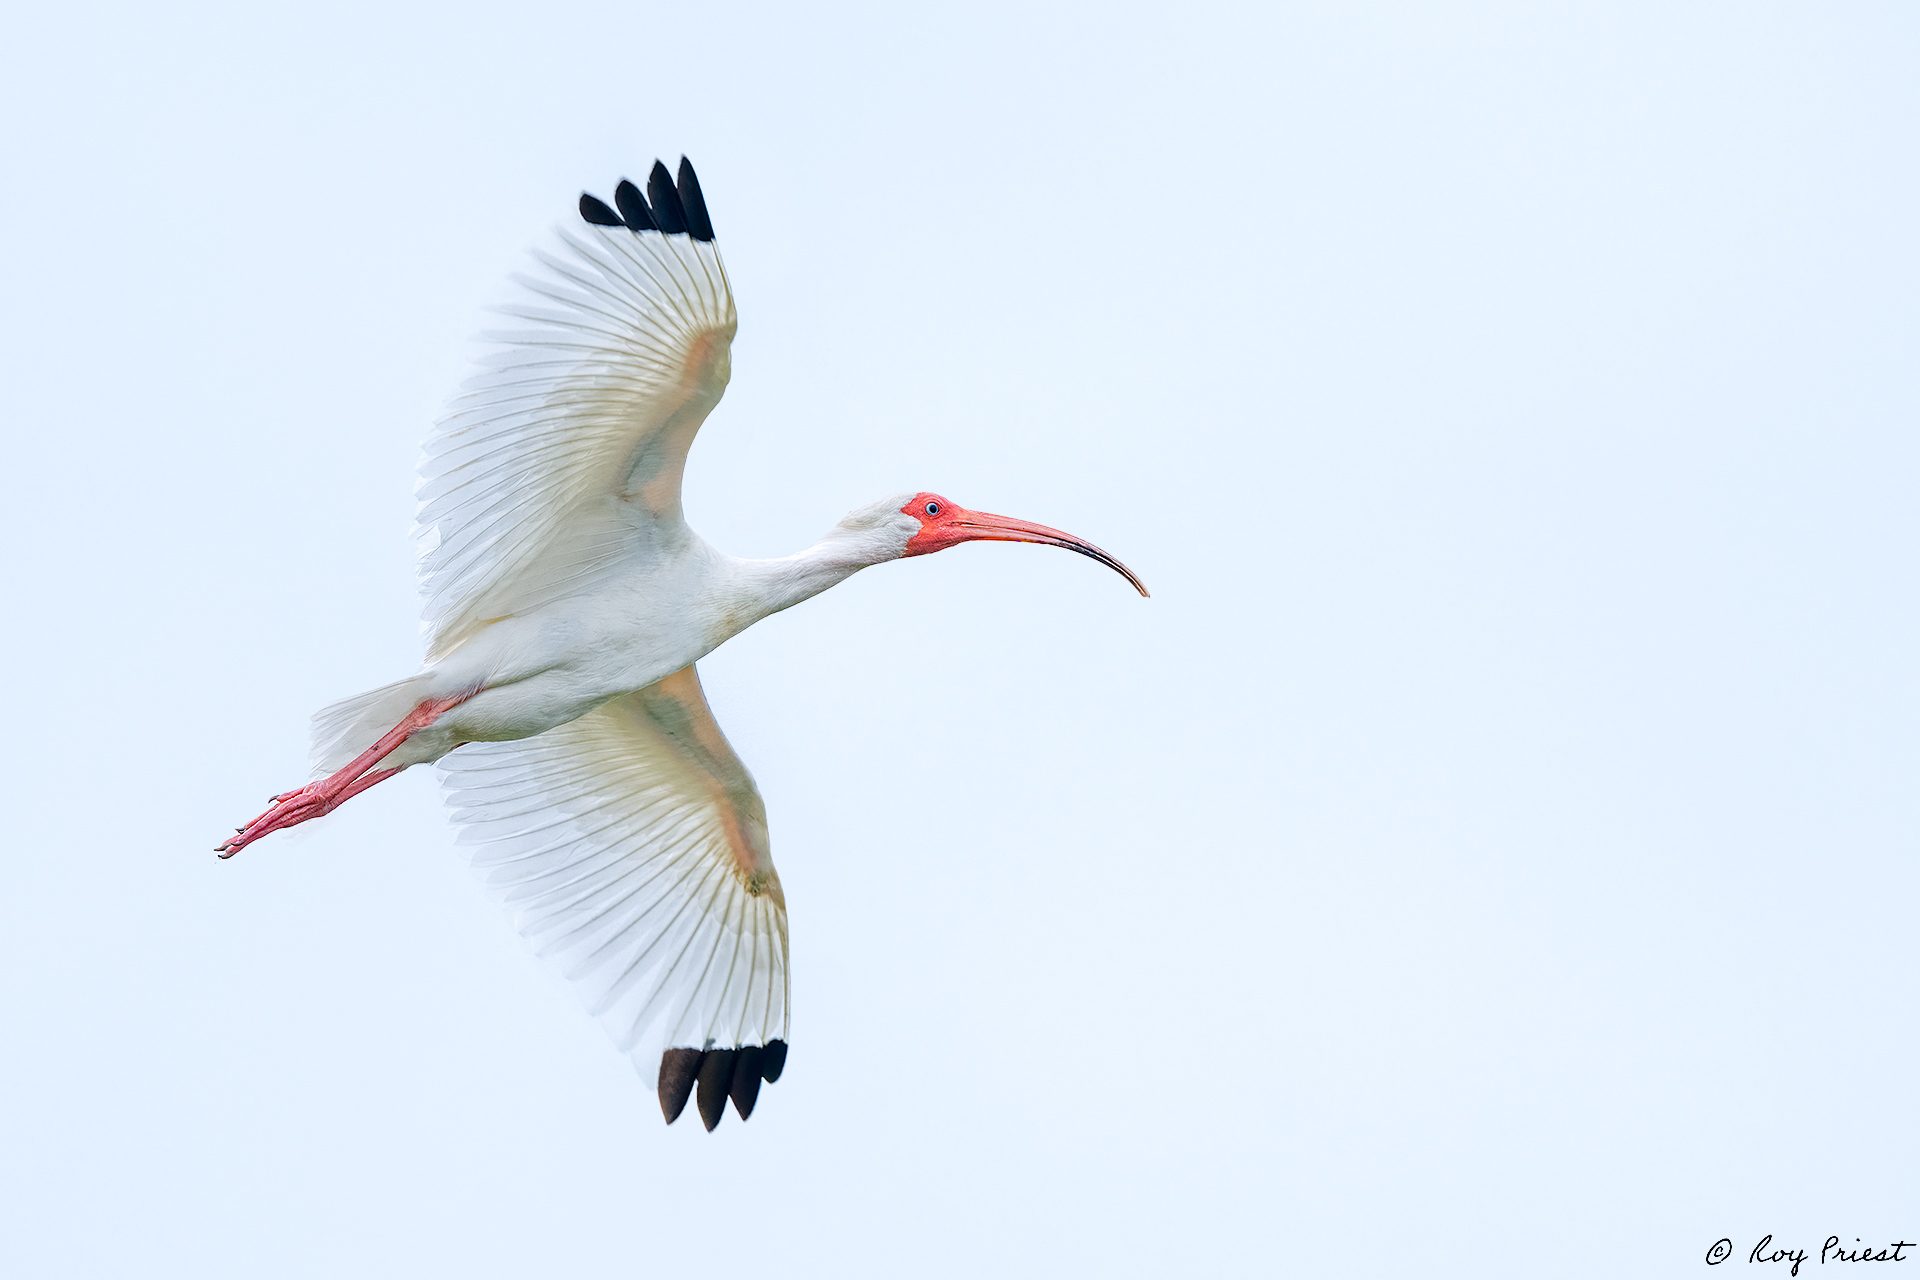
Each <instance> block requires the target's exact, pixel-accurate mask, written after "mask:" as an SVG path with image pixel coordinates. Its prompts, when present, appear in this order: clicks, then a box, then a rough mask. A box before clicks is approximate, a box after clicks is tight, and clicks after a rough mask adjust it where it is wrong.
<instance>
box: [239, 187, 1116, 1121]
mask: <svg viewBox="0 0 1920 1280" xmlns="http://www.w3.org/2000/svg"><path fill="white" fill-rule="evenodd" d="M534 258H535V261H536V263H537V266H538V270H537V271H536V272H532V273H528V274H523V275H521V276H519V277H516V279H517V280H518V283H519V284H520V286H521V289H522V293H521V296H520V297H519V299H518V300H517V301H516V302H514V303H512V304H510V305H508V306H505V307H502V308H501V309H500V310H501V311H503V312H504V313H505V314H507V315H508V316H510V317H512V318H513V321H514V322H515V323H516V324H518V325H519V326H521V327H519V328H517V329H515V330H512V331H510V332H506V333H501V334H494V335H490V336H489V343H490V345H489V348H488V350H487V352H486V353H485V355H484V356H483V357H482V358H481V359H480V361H479V362H478V367H477V371H476V372H475V373H474V374H473V375H472V376H471V377H470V378H469V379H468V380H467V381H466V382H465V383H464V384H463V385H462V387H461V389H460V390H459V392H458V393H457V394H456V396H455V397H454V399H453V401H452V402H451V404H450V406H449V407H448V410H447V412H446V413H445V415H444V416H443V417H442V418H441V419H440V420H439V422H438V423H437V424H436V425H435V427H434V429H433V430H432V432H431V434H430V436H429V439H428V442H427V447H426V452H425V457H424V461H423V462H422V464H421V470H420V481H419V488H418V492H417V497H418V500H419V504H420V505H419V508H418V513H417V515H416V519H415V531H416V534H417V535H418V539H419V551H420V558H419V575H420V585H421V592H422V596H423V599H424V605H423V624H424V630H425V636H426V645H425V648H426V653H425V660H424V662H423V664H422V666H421V667H420V669H419V671H417V672H416V673H415V674H414V675H411V676H409V677H407V678H406V679H404V680H399V681H396V682H394V683H391V684H387V685H383V686H381V687H379V688H376V689H373V690H370V691H369V692H366V693H363V694H360V695H359V696H357V697H353V698H348V699H346V700H344V701H341V702H337V703H335V704H333V705H331V706H328V707H325V708H323V709H321V710H320V711H319V712H317V713H315V715H314V717H313V722H312V726H311V764H312V767H313V771H312V775H311V776H312V781H310V782H308V783H307V784H306V785H305V786H302V787H299V788H296V789H294V790H292V791H287V792H283V793H280V794H278V795H275V796H272V797H270V798H269V800H268V804H267V808H266V810H265V812H263V813H261V814H260V816H259V817H257V818H255V819H254V820H253V821H251V822H249V823H248V824H247V825H245V826H244V827H240V828H237V829H236V830H235V833H234V834H233V835H232V836H231V837H229V838H228V839H226V840H224V841H222V842H221V844H220V845H219V846H218V848H217V849H216V852H218V853H219V855H220V856H221V857H222V858H231V857H232V856H233V855H234V854H236V853H238V852H240V850H242V849H244V848H246V847H247V846H248V845H250V844H253V843H254V842H255V841H257V840H259V839H261V838H262V837H264V836H266V835H269V834H271V833H272V832H275V831H282V830H285V829H287V828H289V827H293V826H297V825H299V824H301V823H305V822H310V821H312V820H314V819H316V818H320V817H322V816H324V815H326V814H329V813H332V812H333V811H334V810H336V809H338V808H339V807H340V806H341V805H342V804H344V803H346V802H347V801H348V800H350V799H352V798H353V797H354V796H357V795H359V794H360V793H361V792H363V791H365V790H367V789H368V788H370V787H373V786H375V785H377V784H379V783H381V782H384V781H386V780H387V779H389V778H392V777H394V776H396V775H397V774H399V773H401V772H403V771H405V770H407V769H410V768H412V767H414V766H415V765H420V764H427V763H430V762H432V763H436V764H437V766H438V769H439V772H440V774H441V777H442V782H443V785H444V789H445V792H446V796H447V800H448V804H449V807H450V809H451V812H452V817H453V820H454V822H455V824H456V825H457V826H458V827H460V828H461V831H460V835H459V839H460V841H461V843H463V844H465V845H469V846H472V847H473V850H474V852H473V862H474V865H475V866H476V868H477V869H478V870H480V871H481V872H482V873H483V875H484V876H485V878H486V880H487V881H488V883H489V884H490V886H491V887H492V888H493V889H494V890H495V891H496V893H497V894H498V895H499V896H500V897H501V898H502V899H503V900H504V902H505V904H506V905H507V906H508V907H509V908H510V909H512V910H513V911H514V912H515V914H516V923H517V925H518V927H519V929H520V931H521V932H522V934H523V935H524V936H525V937H526V938H527V939H528V941H529V942H530V943H531V944H532V947H533V949H534V951H535V952H536V954H540V955H543V956H547V957H551V958H553V959H555V960H557V961H558V963H559V964H560V966H561V968H562V971H563V972H564V974H565V976H566V977H567V978H569V979H571V980H572V981H574V982H575V983H577V984H579V986H580V988H581V990H582V992H583V994H584V995H585V997H586V1002H587V1005H588V1007H589V1009H590V1011H591V1012H592V1013H594V1014H595V1015H596V1016H598V1017H599V1018H600V1019H601V1021H602V1023H603V1024H604V1025H605V1027H606V1028H607V1030H608V1032H609V1033H610V1034H611V1036H612V1038H613V1040H614V1042H615V1044H616V1045H617V1046H619V1047H620V1048H621V1049H623V1050H625V1051H626V1052H627V1053H628V1054H629V1056H630V1057H631V1058H632V1059H633V1061H634V1063H635V1065H636V1067H637V1068H639V1070H640V1071H641V1073H642V1074H643V1076H644V1075H645V1074H646V1072H648V1071H649V1070H653V1071H654V1072H655V1079H656V1089H657V1093H658V1096H659V1101H660V1108H661V1112H662V1114H663V1115H664V1116H665V1118H666V1121H667V1123H668V1124H672V1123H673V1122H674V1121H675V1120H676V1119H677V1118H678V1117H679V1116H680V1114H681V1113H682V1112H683V1111H684V1110H685V1108H686V1105H687V1102H688V1100H689V1098H690V1097H695V1098H696V1105H697V1109H698V1112H699V1115H700V1118H701V1121H702V1123H703V1124H704V1125H705V1126H706V1128H707V1129H708V1130H709V1131H711V1130H712V1129H713V1128H714V1127H715V1126H716V1125H718V1124H719V1123H720V1120H721V1117H722V1116H723V1115H724V1114H725V1112H726V1106H727V1103H728V1102H729V1101H731V1102H732V1104H733V1107H734V1110H735V1111H736V1112H737V1113H738V1114H739V1116H740V1118H741V1119H742V1120H743V1121H744V1120H745V1119H747V1118H748V1117H749V1116H750V1115H751V1114H752V1113H753V1109H754V1106H755V1104H756V1102H757V1100H758V1098H759V1093H760V1088H761V1085H762V1084H771V1083H773V1082H774V1081H776V1080H778V1079H779V1078H780V1075H781V1072H782V1071H783V1070H784V1068H785V1065H786V1060H787V1037H788V1032H789V1027H788V1013H789V1008H788V1007H789V995H790V982H789V976H788V950H787V907H786V897H785V894H784V893H783V891H782V889H781V886H780V876H779V873H778V872H777V871H775V869H774V865H773V858H772V854H771V849H770V845H769V840H768V828H767V813H766V806H765V805H764V803H763V802H762V800H761V797H760V791H759V789H758V787H757V786H756V785H755V784H754V780H753V776H752V775H751V774H750V773H749V772H748V771H747V767H746V765H745V764H744V763H742V761H741V759H740V757H739V755H738V754H736V753H735V751H734V749H733V747H732V746H731V745H730V744H729V742H728V741H727V738H726V735H725V734H723V733H722V732H721V731H720V726H719V725H718V724H717V723H716V722H715V720H714V716H713V712H712V710H711V709H710V708H709V706H708V704H707V700H706V695H705V693H704V691H703V690H702V688H701V684H700V676H699V673H698V671H697V670H696V667H695V664H696V663H697V662H698V661H699V660H700V659H701V658H703V657H705V656H706V655H707V654H708V653H710V652H711V651H712V650H713V649H715V648H716V647H718V646H719V645H720V644H722V643H724V642H725V641H726V640H728V639H729V638H731V637H733V636H735V635H738V634H739V633H740V632H741V631H744V630H745V629H746V628H748V627H750V626H752V625H753V624H754V623H756V622H758V621H760V620H761V619H763V618H766V617H768V616H770V615H772V614H775V613H778V612H780V611H781V610H783V609H787V608H791V607H792V606H794V605H796V604H799V603H800V602H802V601H804V600H806V599H809V598H810V597H812V596H814V595H817V594H819V593H820V592H822V591H825V590H826V589H827V588H829V587H832V586H834V585H835V584H837V583H840V582H842V581H844V580H846V579H847V578H848V577H850V576H851V575H853V574H854V573H857V572H859V571H860V570H862V569H866V568H869V567H871V566H874V565H879V564H883V563H886V562H888V561H892V560H902V559H910V558H913V557H917V556H923V555H929V554H932V553H934V552H937V551H944V550H947V549H948V548H950V547H955V546H959V545H960V544H962V543H966V542H982V541H986V542H1024V543H1035V544H1040V545H1045V546H1053V547H1063V548H1066V549H1067V550H1070V551H1074V552H1078V553H1079V554H1081V555H1083V556H1088V557H1091V558H1092V559H1094V560H1096V561H1098V562H1099V563H1101V564H1103V565H1105V566H1107V567H1108V568H1110V569H1112V570H1114V571H1115V572H1116V573H1118V574H1120V575H1121V576H1122V577H1124V578H1125V579H1126V580H1127V582H1128V583H1130V584H1131V585H1132V586H1133V587H1134V588H1135V589H1136V590H1137V591H1138V592H1139V593H1140V594H1141V595H1142V596H1145V595H1147V594H1148V593H1147V588H1146V586H1145V585H1144V584H1142V583H1141V581H1140V579H1139V578H1138V577H1137V576H1135V574H1134V573H1133V571H1132V570H1131V569H1128V568H1127V567H1126V566H1125V565H1123V564H1122V563H1121V562H1120V561H1118V560H1116V559H1114V558H1113V557H1112V556H1110V555H1108V554H1107V553H1106V552H1105V551H1102V550H1101V549H1100V548H1099V547H1097V546H1095V545H1093V544H1092V543H1090V542H1087V541H1085V540H1084V539H1081V538H1077V537H1074V536H1072V535H1070V534H1067V533H1063V532H1061V531H1060V530H1058V529H1053V528H1049V527H1048V526H1046V525H1042V524H1035V523H1032V522H1030V521H1026V520H1017V519H1013V518H1010V517H1007V516H999V515H993V514H990V513H987V512H982V511H975V510H970V509H968V508H965V507H962V506H960V505H959V504H958V503H955V502H951V501H949V500H948V499H947V498H945V497H942V496H941V495H940V494H938V493H934V492H931V491H924V490H923V491H916V492H912V493H904V492H903V493H899V494H896V495H893V496H890V497H886V498H883V499H881V500H879V501H877V502H874V503H871V504H869V505H867V506H864V507H861V508H859V509H857V510H855V511H853V512H851V513H850V514H848V515H847V516H846V517H845V518H843V519H842V520H841V521H840V522H839V523H837V524H836V525H834V526H833V527H832V528H831V529H829V530H828V531H827V532H826V533H825V535H823V536H822V537H821V538H820V539H819V540H818V541H816V542H814V543H813V544H812V545H811V546H809V547H807V548H805V549H804V550H801V551H799V552H796V553H794V554H793V555H789V556H783V557H778V558H773V559H745V558H740V557H736V556H731V555H728V554H726V553H724V552H722V551H719V550H717V549H715V548H714V547H712V546H711V545H709V544H708V543H707V542H706V541H705V540H703V539H702V538H701V537H700V536H699V535H698V534H696V533H695V532H694V531H693V530H692V529H690V528H689V527H688V526H687V522H686V520H685V518H684V515H683V513H682V509H681V476H682V474H683V471H684V468H685V465H686V460H687V452H688V449H689V447H690V446H691V445H692V443H693V439H694V435H695V433H696V432H697V431H698V430H699V429H700V426H701V424H702V423H703V422H705V421H706V418H707V415H708V414H709V413H710V412H711V411H712V410H713V408H714V406H715V405H716V404H718V403H719V401H720V398H721V395H722V393H723V392H724V391H725V390H726V387H727V383H728V380H729V379H730V377H731V376H732V354H731V353H732V344H733V338H734V333H735V331H736V329H737V327H738V319H737V316H736V313H735V309H734V299H733V291H732V286H731V284H730V283H729V281H728V278H727V273H726V270H725V268H724V267H723V266H722V265H721V260H720V253H719V250H718V248H717V247H716V243H715V239H714V229H713V220H712V218H711V216H710V215H709V213H708V210H707V202H706V197H705V195H704V194H703V193H702V191H701V187H700V180H699V178H698V176H697V175H696V174H695V173H694V170H693V166H692V165H691V164H690V163H688V161H687V160H686V159H685V157H682V158H681V160H680V163H679V166H678V170H677V172H676V171H670V170H669V169H668V168H667V166H666V164H665V163H664V162H662V161H658V160H656V161H655V162H654V165H653V168H652V170H651V171H650V173H649V175H648V177H647V180H646V183H645V186H644V188H643V187H642V186H641V185H640V184H637V183H634V182H631V181H629V180H627V179H625V178H622V179H621V180H620V182H619V184H618V185H617V186H616V187H615V188H614V192H613V202H612V203H611V204H608V203H607V202H606V201H604V200H602V199H600V198H598V197H596V196H593V195H589V194H582V195H581V197H580V200H579V205H578V219H577V221H572V220H570V225H567V226H563V227H562V228H560V229H559V231H558V235H557V243H554V244H552V245H551V246H550V247H548V248H544V249H539V250H536V251H535V253H534Z"/></svg>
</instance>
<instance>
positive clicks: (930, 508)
mask: <svg viewBox="0 0 1920 1280" xmlns="http://www.w3.org/2000/svg"><path fill="white" fill-rule="evenodd" d="M927 514H928V515H930V516H937V515H939V514H940V504H939V503H937V502H929V503H928V504H927Z"/></svg>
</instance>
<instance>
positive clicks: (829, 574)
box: [735, 526, 900, 629]
mask: <svg viewBox="0 0 1920 1280" xmlns="http://www.w3.org/2000/svg"><path fill="white" fill-rule="evenodd" d="M899 555H900V549H899V545H898V541H897V539H888V538H887V537H885V536H884V535H879V536H876V534H875V533H874V531H871V530H853V529H847V528H845V527H841V526H836V527H835V528H833V529H831V530H829V531H828V532H827V534H826V536H825V537H823V538H821V539H820V541H818V542H816V543H814V544H813V545H812V546H810V547H808V548H807V549H806V550H804V551H798V552H795V553H794V554H793V555H790V556H780V557H778V558H776V559H772V560H740V561H736V562H735V563H736V564H737V565H738V566H739V570H740V582H741V586H742V587H743V589H744V592H745V594H746V596H747V608H748V611H749V615H750V616H748V617H747V618H746V619H744V620H743V622H744V625H743V628H742V629H744V626H750V625H752V624H753V623H755V622H758V621H759V620H760V619H762V618H765V617H768V616H770V615H772V614H776V613H779V612H780V611H781V610H782V609H791V608H792V607H793V606H794V605H796V604H799V603H800V602H801V601H802V600H810V599H812V598H813V597H814V596H817V595H819V594H820V593H821V592H822V591H825V590H826V589H827V588H828V587H831V586H835V585H837V584H838V583H841V582H844V581H846V580H847V579H848V578H850V577H852V576H853V575H854V574H856V573H858V572H859V571H860V570H862V569H865V568H868V567H870V566H872V565H876V564H880V563H882V562H884V561H887V560H893V559H897V558H898V557H899Z"/></svg>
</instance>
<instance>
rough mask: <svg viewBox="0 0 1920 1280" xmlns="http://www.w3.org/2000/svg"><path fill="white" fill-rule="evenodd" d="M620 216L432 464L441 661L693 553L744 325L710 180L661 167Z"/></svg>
mask: <svg viewBox="0 0 1920 1280" xmlns="http://www.w3.org/2000/svg"><path fill="white" fill-rule="evenodd" d="M614 198H615V202H616V204H617V205H618V211H617V212H616V211H615V210H614V209H613V208H610V207H608V206H607V205H606V204H605V203H603V202H602V201H600V200H598V199H596V198H595V197H593V196H582V197H581V198H580V216H581V219H582V221H581V222H580V224H579V225H577V226H575V227H574V228H572V229H571V230H563V231H562V232H561V233H560V239H561V241H562V243H561V245H560V246H559V248H558V249H557V250H556V251H554V252H539V253H537V254H536V257H537V258H538V259H539V262H540V265H541V268H542V270H541V271H540V273H538V274H537V275H532V276H524V277H518V278H517V279H518V283H519V284H520V285H521V286H522V288H523V290H524V291H525V296H524V298H523V299H522V300H521V301H519V302H517V303H515V304H512V305H510V306H508V307H505V308H503V310H504V311H505V312H506V313H507V314H509V315H511V316H513V317H515V318H517V319H518V320H520V321H523V322H525V324H527V325H529V326H531V327H528V328H524V329H520V330H516V331H514V332H509V333H499V334H490V335H488V336H489V339H490V340H491V341H493V342H495V343H496V344H497V349H496V350H494V351H492V352H491V353H490V354H488V355H487V356H486V357H485V358H484V359H483V361H482V365H483V371H482V372H481V373H479V374H478V375H476V376H475V377H474V378H472V379H471V380H470V381H468V382H467V383H466V385H465V386H464V387H463V388H462V391H461V394H460V395H459V396H457V397H456V398H455V400H454V402H453V404H452V406H451V407H450V408H449V410H448V413H447V416H446V417H445V418H444V419H442V420H441V422H440V424H439V426H438V428H437V429H436V430H435V431H434V433H433V435H432V437H431V438H430V439H429V440H428V442H427V452H426V459H425V461H424V462H423V463H422V464H421V479H420V489H419V498H420V504H421V505H420V511H419V515H418V516H417V517H416V520H415V525H416V531H417V534H418V536H419V539H420V542H421V563H420V578H421V589H422V591H423V593H424V594H425V596H426V609H425V613H426V625H427V632H428V656H429V657H430V658H435V657H439V656H441V655H443V654H445V653H446V652H447V651H448V650H450V649H452V648H453V647H454V646H455V645H457V644H458V643H459V642H460V641H461V640H463V639H465V638H466V637H467V636H469V635H471V634H472V633H473V631H474V630H475V629H476V628H478V627H480V626H483V625H485V624H486V623H487V622H489V621H492V620H495V619H498V618H502V617H506V616H509V615H511V614H515V613H520V612H524V611H526V610H529V609H533V608H538V607H539V606H540V605H542V604H545V603H548V602H550V601H551V600H553V599H557V598H559V597H561V596H564V595H569V594H572V593H574V592H577V591H579V590H582V589H583V588H587V587H590V586H592V585H593V583H594V582H595V580H596V579H598V578H599V577H600V576H602V575H604V574H606V573H608V572H609V571H610V570H611V569H612V568H613V567H614V566H615V565H617V564H618V563H619V561H620V560H621V559H623V558H624V557H625V556H627V555H629V554H632V553H634V552H635V551H637V550H644V548H645V547H646V546H647V545H648V544H649V543H650V542H652V541H654V540H656V539H660V538H666V539H673V538H675V537H679V536H684V534H685V525H684V523H683V521H682V519H681V511H680V477H681V473H682V471H683V469H684V468H685V465H686V460H687V450H688V448H689V447H691V445H692V444H693V437H694V433H695V432H697V431H698V430H699V429H700V424H701V423H702V422H704V421H705V420H706V417H707V414H708V412H709V411H711V410H712V408H713V406H714V405H715V404H717V403H719V401H720V396H721V394H722V393H723V392H724V391H725V390H726V386H727V379H728V377H729V375H730V374H731V371H732V365H731V360H730V356H729V350H730V347H731V344H732V342H733V334H734V330H735V328H736V325H737V320H736V317H735V314H734V308H733V293H732V291H731V289H729V287H728V285H727V276H726V271H725V269H724V268H723V267H722V266H721V264H720V254H719V251H718V250H717V249H716V248H715V247H714V244H713V222H712V220H711V219H710V218H709V217H708V216H707V206H706V199H705V197H704V196H702V194H701V192H700V182H699V179H698V178H697V177H695V176H694V172H693V166H692V165H690V164H688V163H687V162H686V160H685V159H684V158H683V159H682V160H681V161H680V175H679V182H678V184H677V185H676V183H675V181H674V179H673V177H672V175H670V174H669V173H668V172H667V168H666V166H665V165H663V164H660V163H658V162H656V163H655V164H654V166H653V173H652V175H651V177H650V178H649V179H648V182H647V191H646V193H645V194H644V195H643V194H642V193H641V191H640V188H639V187H637V186H635V185H634V184H633V183H631V182H627V181H625V180H622V182H621V183H620V185H619V187H618V188H617V189H616V190H615V192H614Z"/></svg>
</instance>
